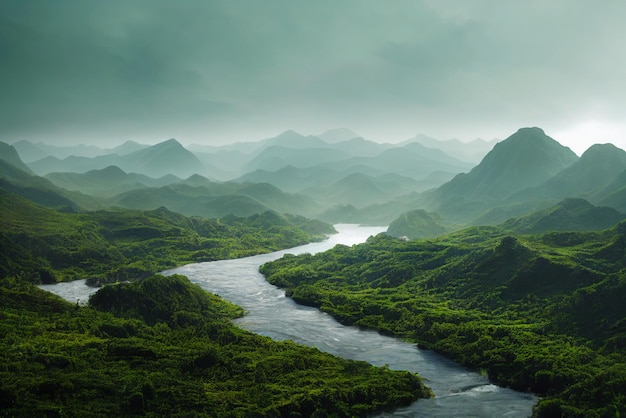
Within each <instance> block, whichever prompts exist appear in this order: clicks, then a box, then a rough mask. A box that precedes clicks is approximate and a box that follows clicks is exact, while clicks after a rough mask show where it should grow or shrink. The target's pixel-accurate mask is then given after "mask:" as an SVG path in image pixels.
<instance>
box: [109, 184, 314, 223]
mask: <svg viewBox="0 0 626 418" xmlns="http://www.w3.org/2000/svg"><path fill="white" fill-rule="evenodd" d="M191 179H192V181H191V182H192V183H196V184H202V183H204V181H203V180H202V179H203V178H202V177H201V176H198V177H192V178H191ZM205 180H206V181H207V182H209V184H205V185H199V186H193V185H189V184H186V183H185V181H183V182H181V183H177V184H172V185H169V186H165V187H159V188H143V189H136V190H131V191H128V192H125V193H121V194H119V195H116V196H114V197H112V198H110V199H109V200H108V202H109V204H110V205H113V206H121V207H125V208H131V209H156V208H158V207H160V206H165V207H167V208H168V209H170V210H173V211H175V212H180V213H182V214H184V215H187V216H202V217H205V218H220V217H223V216H226V215H229V214H233V215H236V216H250V215H252V214H255V213H263V212H266V211H268V210H275V211H278V212H281V213H293V214H302V215H308V214H310V213H315V212H316V211H317V208H318V206H317V204H316V203H315V202H314V201H313V200H312V199H310V198H308V197H305V196H299V195H292V194H288V193H284V192H282V191H281V190H279V189H277V188H276V187H274V186H271V185H269V184H250V183H244V184H239V183H213V182H210V181H209V180H208V179H205Z"/></svg>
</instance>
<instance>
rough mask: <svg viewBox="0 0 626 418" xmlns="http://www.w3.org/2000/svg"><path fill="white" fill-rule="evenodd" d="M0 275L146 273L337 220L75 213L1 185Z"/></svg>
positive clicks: (310, 232)
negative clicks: (37, 201)
mask: <svg viewBox="0 0 626 418" xmlns="http://www.w3.org/2000/svg"><path fill="white" fill-rule="evenodd" d="M0 212H1V213H2V217H1V218H0V227H1V228H0V261H2V262H1V263H0V277H7V276H19V277H21V278H24V279H25V280H28V281H30V282H33V283H54V282H59V281H69V280H75V279H84V278H87V279H88V280H89V282H90V283H91V284H102V283H105V282H116V281H121V280H129V279H136V278H141V277H147V276H150V275H151V274H154V273H156V272H159V271H162V270H164V269H167V268H172V267H174V266H177V265H182V264H185V263H192V262H200V261H213V260H222V259H228V258H237V257H245V256H249V255H253V254H259V253H265V252H270V251H276V250H278V249H282V248H289V247H293V246H296V245H302V244H305V243H307V242H311V241H314V240H319V239H322V238H323V237H324V236H325V235H326V234H328V233H332V232H334V228H333V227H332V226H331V225H328V224H325V223H322V222H319V221H314V220H309V219H306V218H303V217H301V216H293V215H279V214H277V213H275V212H265V213H263V214H254V215H251V216H250V217H247V218H239V217H236V216H232V215H231V216H227V217H224V218H222V219H205V218H198V217H193V218H188V217H185V216H182V215H180V214H177V213H174V212H171V211H169V210H167V209H166V208H163V207H162V208H159V209H156V210H151V211H143V210H130V209H108V210H100V211H95V212H86V213H73V212H71V211H70V212H64V211H63V210H53V209H50V208H44V207H41V206H38V205H36V204H34V203H33V202H31V201H29V200H28V199H25V198H23V197H20V196H17V195H15V194H12V193H9V192H7V191H4V190H2V189H1V188H0Z"/></svg>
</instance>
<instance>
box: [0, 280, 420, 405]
mask: <svg viewBox="0 0 626 418" xmlns="http://www.w3.org/2000/svg"><path fill="white" fill-rule="evenodd" d="M0 306H1V307H2V310H1V311H0V318H1V319H2V320H1V321H0V332H1V334H2V336H3V337H2V339H1V340H0V344H1V349H0V364H2V367H1V368H0V382H1V386H0V416H7V417H45V416H47V417H51V416H72V417H75V416H76V417H77V416H81V417H110V416H154V417H156V416H158V417H162V416H171V417H176V416H179V417H188V416H210V417H216V416H220V417H248V416H258V417H279V416H285V417H286V416H290V417H291V416H336V417H351V416H365V415H366V414H367V413H371V412H374V411H381V410H385V409H389V408H393V407H397V406H398V405H406V404H409V403H410V402H412V401H414V400H415V399H417V398H419V397H424V396H430V392H429V391H428V389H426V388H425V387H424V386H423V385H422V383H421V380H420V379H419V377H418V376H416V375H414V374H411V373H408V372H399V371H391V370H388V369H386V368H378V367H373V366H371V365H369V364H367V363H365V362H356V361H349V360H343V359H341V358H338V357H335V356H331V355H329V354H326V353H323V352H320V351H319V350H317V349H315V348H308V347H304V346H300V345H297V344H294V343H293V342H289V341H287V342H274V341H272V340H271V339H269V338H267V337H261V336H258V335H255V334H252V333H250V332H247V331H244V330H241V329H240V328H237V327H235V326H234V325H232V324H231V323H230V319H231V318H233V317H235V316H238V315H241V313H242V312H241V309H240V308H237V307H235V306H233V305H231V304H229V303H228V302H225V301H223V300H221V299H219V298H218V297H216V296H213V295H209V294H207V293H205V292H204V291H203V290H202V289H201V288H199V287H198V286H196V285H193V284H191V283H190V282H189V281H188V280H187V279H186V278H185V277H183V276H170V277H163V276H151V277H148V278H146V279H143V280H140V281H137V282H134V283H125V284H118V285H108V286H105V287H103V288H102V289H101V290H100V291H99V292H97V293H96V294H95V295H94V296H93V297H92V300H91V302H90V305H89V306H86V307H80V306H76V305H72V304H70V303H68V302H65V301H63V300H61V299H60V298H58V297H57V296H55V295H52V294H50V293H48V292H45V291H42V290H39V289H38V288H36V287H34V286H33V285H31V284H29V283H25V282H23V281H18V280H10V279H2V280H0Z"/></svg>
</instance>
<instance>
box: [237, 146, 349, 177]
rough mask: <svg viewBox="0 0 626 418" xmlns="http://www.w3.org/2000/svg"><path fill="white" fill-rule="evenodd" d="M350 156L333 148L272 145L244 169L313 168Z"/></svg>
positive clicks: (248, 170)
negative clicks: (289, 166)
mask: <svg viewBox="0 0 626 418" xmlns="http://www.w3.org/2000/svg"><path fill="white" fill-rule="evenodd" d="M349 157H350V154H348V153H346V152H342V151H339V150H334V149H332V148H327V147H326V148H305V149H302V148H288V147H285V146H282V145H272V146H269V147H267V148H265V149H263V150H262V151H261V152H260V153H259V154H257V155H256V156H255V157H254V158H252V159H251V160H250V161H249V162H248V163H247V164H246V165H245V166H244V167H243V168H244V170H245V171H246V172H250V171H254V170H274V171H275V170H278V169H280V168H282V167H286V166H288V165H292V166H294V167H313V166H316V165H318V164H322V163H326V162H331V161H332V162H335V161H342V160H345V159H347V158H349Z"/></svg>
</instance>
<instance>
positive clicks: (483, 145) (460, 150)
mask: <svg viewBox="0 0 626 418" xmlns="http://www.w3.org/2000/svg"><path fill="white" fill-rule="evenodd" d="M410 142H417V143H419V144H422V145H424V146H425V147H428V148H434V149H438V150H441V151H443V152H445V153H446V154H448V155H450V156H452V157H455V158H458V159H459V160H461V161H468V162H471V163H474V164H478V163H480V161H481V160H482V159H483V158H484V157H485V155H487V153H488V152H489V151H491V150H492V149H493V147H494V145H495V144H496V143H497V142H498V141H497V140H492V141H485V140H484V139H480V138H479V139H475V140H473V141H470V142H462V141H459V140H458V139H449V140H445V141H441V140H439V139H435V138H432V137H430V136H428V135H423V134H421V135H417V136H415V138H412V139H409V140H408V141H405V143H410Z"/></svg>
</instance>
